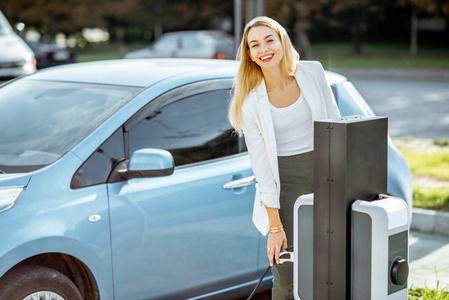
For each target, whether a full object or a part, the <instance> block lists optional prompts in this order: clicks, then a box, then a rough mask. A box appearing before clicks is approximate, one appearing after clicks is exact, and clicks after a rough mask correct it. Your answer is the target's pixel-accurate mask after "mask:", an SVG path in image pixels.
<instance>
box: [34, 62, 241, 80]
mask: <svg viewBox="0 0 449 300" xmlns="http://www.w3.org/2000/svg"><path fill="white" fill-rule="evenodd" d="M237 68H238V62H237V61H231V60H219V59H178V58H174V59H173V58H172V59H120V60H107V61H98V62H87V63H77V64H70V65H63V66H59V67H53V68H48V69H43V70H40V71H39V72H37V73H35V74H32V75H29V76H27V79H32V80H50V81H67V82H80V83H81V82H82V83H95V84H109V85H125V86H137V87H149V86H151V85H153V84H155V83H156V82H159V81H162V80H165V79H167V78H172V77H176V76H180V75H182V74H189V75H191V77H198V76H199V77H201V75H204V74H210V73H211V71H213V72H212V73H213V74H214V75H213V76H215V77H216V78H220V77H222V78H231V77H232V76H234V75H235V73H236V71H237Z"/></svg>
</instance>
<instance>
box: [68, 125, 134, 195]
mask: <svg viewBox="0 0 449 300" xmlns="http://www.w3.org/2000/svg"><path fill="white" fill-rule="evenodd" d="M124 149H125V147H124V143H123V129H122V127H120V129H119V130H117V131H116V132H115V133H114V134H113V135H112V136H111V137H110V138H109V139H107V140H106V142H104V143H103V145H101V146H100V148H98V149H97V151H95V152H94V153H93V154H92V155H91V156H90V157H89V159H87V160H86V161H85V162H84V164H83V165H82V166H81V167H80V168H79V169H78V171H77V172H76V173H75V175H74V176H73V179H72V183H71V185H70V187H71V188H72V189H77V188H81V187H85V186H91V185H95V184H100V183H105V182H106V181H107V179H108V177H109V174H110V173H111V171H112V169H113V168H114V167H115V166H116V165H117V164H118V163H119V162H121V161H123V160H124V159H125V150H124Z"/></svg>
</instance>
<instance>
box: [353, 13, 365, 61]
mask: <svg viewBox="0 0 449 300" xmlns="http://www.w3.org/2000/svg"><path fill="white" fill-rule="evenodd" d="M353 13H354V19H353V20H354V23H353V27H352V54H355V55H360V54H362V49H361V30H362V22H363V8H362V6H359V7H357V8H356V9H355V10H354V11H353Z"/></svg>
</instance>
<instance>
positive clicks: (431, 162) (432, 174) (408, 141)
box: [395, 138, 449, 211]
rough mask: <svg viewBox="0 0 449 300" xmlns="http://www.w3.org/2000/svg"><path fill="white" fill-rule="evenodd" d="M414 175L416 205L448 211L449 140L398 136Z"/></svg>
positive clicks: (398, 143) (414, 204)
mask: <svg viewBox="0 0 449 300" xmlns="http://www.w3.org/2000/svg"><path fill="white" fill-rule="evenodd" d="M395 143H396V144H397V146H398V148H399V149H400V151H401V152H402V154H404V156H405V158H406V159H407V161H408V162H409V164H410V168H411V170H412V173H413V177H414V186H413V206H414V207H418V208H425V209H432V210H441V211H449V145H448V144H449V143H448V142H447V140H435V141H429V140H419V139H413V138H403V139H395Z"/></svg>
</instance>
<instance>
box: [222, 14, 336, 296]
mask: <svg viewBox="0 0 449 300" xmlns="http://www.w3.org/2000/svg"><path fill="white" fill-rule="evenodd" d="M238 57H239V59H240V68H239V71H238V74H237V77H236V80H235V84H234V97H233V99H232V102H231V106H230V109H229V120H230V122H231V124H232V125H233V126H234V128H235V129H236V131H237V132H238V133H239V134H240V135H241V134H243V135H244V137H245V141H246V144H247V148H248V153H249V158H250V161H251V166H252V169H253V172H254V175H255V176H256V179H257V183H256V197H255V203H254V211H253V222H254V224H255V226H256V227H257V229H258V230H259V231H260V232H261V233H262V234H263V235H267V233H269V236H268V242H267V255H268V259H269V260H270V265H273V259H275V260H276V262H277V263H279V253H280V252H281V251H282V249H286V248H287V247H290V246H292V245H293V205H294V202H295V201H296V199H297V198H298V197H299V196H300V195H303V194H309V193H312V192H313V121H315V120H320V119H329V118H337V117H340V113H339V111H338V108H337V105H336V103H335V100H334V98H333V95H332V92H331V90H330V87H329V85H328V84H327V82H326V79H325V76H324V70H323V67H322V66H321V64H320V63H319V62H313V61H299V55H298V53H297V52H296V51H295V49H294V48H293V46H292V44H291V41H290V38H289V37H288V35H287V32H286V31H285V29H284V28H283V27H282V26H281V25H279V23H277V22H276V21H274V20H273V19H270V18H268V17H257V18H255V19H253V20H251V21H250V22H249V23H248V24H247V25H246V27H245V30H244V33H243V38H242V42H241V45H240V48H239V53H238ZM272 272H273V275H274V281H273V290H272V297H273V299H287V295H288V293H289V292H290V291H292V289H293V266H292V264H291V263H285V264H282V265H275V266H274V267H273V270H272Z"/></svg>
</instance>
